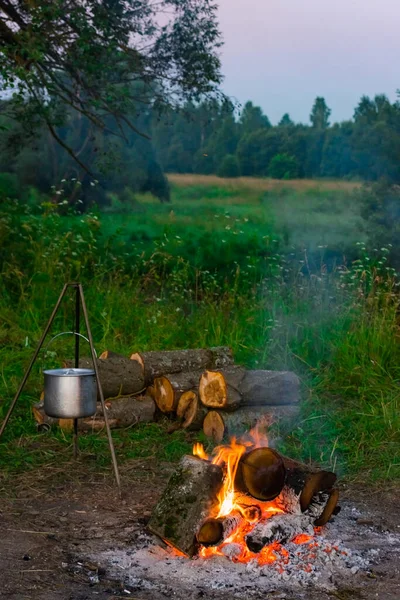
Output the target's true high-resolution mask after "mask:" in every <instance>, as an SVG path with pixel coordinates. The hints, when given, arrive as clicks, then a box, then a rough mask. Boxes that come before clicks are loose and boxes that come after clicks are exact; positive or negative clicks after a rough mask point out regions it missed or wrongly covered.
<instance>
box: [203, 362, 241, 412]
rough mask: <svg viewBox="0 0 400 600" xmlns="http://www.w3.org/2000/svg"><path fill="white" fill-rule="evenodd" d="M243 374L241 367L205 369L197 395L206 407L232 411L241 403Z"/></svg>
mask: <svg viewBox="0 0 400 600" xmlns="http://www.w3.org/2000/svg"><path fill="white" fill-rule="evenodd" d="M244 376H245V370H244V369H243V368H242V367H230V368H227V369H222V370H220V371H209V370H207V371H205V372H204V373H203V374H202V376H201V379H200V383H199V396H200V400H201V402H202V403H203V404H204V406H207V408H211V409H213V410H215V409H219V410H227V411H233V410H236V409H238V408H239V406H240V405H241V403H242V397H241V393H240V389H239V388H240V384H241V382H242V380H243V378H244Z"/></svg>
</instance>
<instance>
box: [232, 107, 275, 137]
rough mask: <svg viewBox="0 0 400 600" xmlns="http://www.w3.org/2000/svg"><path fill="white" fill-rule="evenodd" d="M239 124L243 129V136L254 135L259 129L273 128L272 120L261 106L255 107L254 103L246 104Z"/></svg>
mask: <svg viewBox="0 0 400 600" xmlns="http://www.w3.org/2000/svg"><path fill="white" fill-rule="evenodd" d="M239 123H240V126H241V129H242V135H246V134H248V133H253V131H257V130H258V129H265V128H267V127H271V123H270V120H269V119H268V117H267V116H266V115H264V114H263V111H262V110H261V108H260V107H259V106H254V105H253V103H252V102H246V104H245V105H244V108H243V111H242V114H241V115H240V119H239Z"/></svg>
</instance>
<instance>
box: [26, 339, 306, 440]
mask: <svg viewBox="0 0 400 600" xmlns="http://www.w3.org/2000/svg"><path fill="white" fill-rule="evenodd" d="M72 366H73V362H72V361H65V362H64V364H63V367H66V368H70V367H72ZM79 366H80V367H81V368H93V362H92V360H91V359H88V358H82V359H81V360H80V362H79ZM97 366H98V371H99V376H100V380H101V384H102V388H103V394H104V398H105V399H106V407H107V411H108V418H109V421H110V425H111V427H112V428H119V427H130V426H133V425H135V424H136V423H141V422H149V421H152V420H157V419H159V418H160V417H162V416H166V417H167V418H168V419H170V420H172V421H173V422H172V423H171V426H170V428H169V431H171V432H173V431H175V430H177V429H184V430H187V431H199V430H203V431H204V433H205V434H206V435H207V437H209V438H211V439H212V440H213V441H214V442H217V443H220V442H221V441H222V439H223V438H226V437H227V436H232V435H237V434H241V433H243V432H244V431H246V430H247V429H251V428H253V427H254V426H255V425H256V423H259V422H260V421H264V422H265V423H266V424H267V425H268V424H269V423H270V422H273V421H275V420H280V419H285V420H292V419H294V418H295V417H296V416H297V414H298V410H299V408H298V402H299V398H300V391H299V389H300V386H299V380H298V377H297V376H296V375H295V374H294V373H290V372H286V371H265V370H252V371H250V370H246V369H244V368H243V367H240V366H237V365H235V364H234V359H233V356H232V352H231V350H230V349H229V348H226V347H215V348H208V349H192V350H172V351H159V352H141V353H139V352H135V353H132V354H131V355H130V356H129V357H126V356H122V355H120V354H116V353H114V352H111V351H109V350H106V351H105V352H103V353H102V354H101V355H100V356H99V358H98V359H97ZM33 414H34V417H35V419H36V421H37V423H38V424H40V425H43V424H44V425H46V426H47V425H49V426H53V425H56V424H58V425H59V426H60V427H62V428H63V429H70V428H71V427H72V424H71V423H72V422H71V420H69V419H61V420H59V421H58V420H57V419H52V418H50V417H47V415H45V413H44V410H43V402H42V401H41V402H39V403H38V404H36V405H34V407H33ZM79 427H80V429H81V430H82V431H90V430H100V429H102V428H103V427H104V417H103V415H102V412H101V407H100V405H98V410H97V412H96V414H95V415H94V416H93V417H90V418H87V419H80V420H79Z"/></svg>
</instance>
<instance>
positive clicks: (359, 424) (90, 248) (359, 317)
mask: <svg viewBox="0 0 400 600" xmlns="http://www.w3.org/2000/svg"><path fill="white" fill-rule="evenodd" d="M171 181H172V186H173V187H172V197H173V201H172V203H171V205H168V206H167V205H160V204H159V203H157V202H156V201H155V200H154V199H153V198H151V197H150V196H140V197H137V198H135V199H134V200H133V201H132V203H131V205H130V206H122V207H121V206H119V207H118V210H119V211H120V212H113V210H114V211H115V210H116V207H115V205H114V207H111V211H110V210H109V211H108V212H106V213H102V214H100V213H98V214H89V215H86V216H78V215H65V216H60V215H59V214H58V210H57V207H56V210H55V209H54V207H52V206H50V205H45V206H44V207H43V209H42V211H36V212H35V213H31V212H29V211H28V212H26V211H25V212H24V211H23V210H22V209H21V207H20V206H18V205H17V204H15V203H7V204H5V205H3V208H2V209H1V212H0V233H1V236H0V240H1V241H0V268H1V281H0V289H1V295H0V364H1V367H0V398H2V399H3V402H2V403H0V417H1V416H2V415H3V416H4V414H5V410H6V406H7V405H8V402H9V401H10V400H11V397H12V395H13V394H14V392H15V390H16V389H17V387H18V384H19V381H20V380H21V377H22V374H23V370H24V368H25V367H26V365H27V363H28V361H29V359H30V357H31V355H32V352H33V349H34V347H35V344H36V343H37V340H38V338H39V336H40V333H41V330H42V329H43V327H44V324H45V322H46V319H47V318H48V315H49V314H50V312H51V309H52V307H53V305H54V303H55V301H56V299H57V296H58V294H59V291H60V289H61V287H62V284H63V283H64V281H67V280H77V279H79V280H81V281H82V282H83V284H84V286H85V292H86V300H87V304H88V307H89V312H90V318H91V325H92V329H93V335H94V339H95V346H96V349H97V350H98V352H101V351H102V350H104V349H106V348H108V349H113V350H115V351H119V352H122V353H125V354H129V353H132V352H133V351H135V350H147V349H163V348H164V349H168V348H185V347H196V346H197V347H201V346H211V345H219V344H227V345H230V346H231V347H232V348H233V351H234V354H235V357H236V359H237V361H238V362H240V363H242V364H245V365H247V366H249V367H256V368H278V369H283V368H290V369H294V370H295V371H296V372H297V373H298V374H299V375H300V377H301V380H302V384H303V397H304V402H303V407H302V415H301V419H300V421H299V422H298V423H297V424H296V427H295V428H294V429H293V430H292V431H290V432H283V434H284V440H283V449H284V450H285V451H287V452H290V453H291V454H294V455H296V456H298V457H300V458H302V459H308V458H311V459H314V460H318V461H320V462H321V463H323V464H325V465H330V466H332V467H335V468H336V469H338V471H339V472H340V473H341V474H343V475H346V476H347V477H348V478H352V479H354V478H360V479H362V480H365V479H367V480H376V481H382V480H386V481H387V480H398V479H399V477H400V434H399V431H400V411H399V389H400V388H399V386H398V383H399V378H400V371H399V367H398V365H399V364H400V360H399V359H400V356H399V354H400V351H399V343H398V342H399V327H398V317H397V315H398V292H397V289H398V288H397V280H396V275H395V274H394V272H393V270H392V269H391V267H390V266H388V265H389V263H390V259H389V258H388V257H389V252H388V251H386V250H385V249H383V250H381V249H380V248H377V249H374V248H372V249H371V252H370V253H368V252H367V249H366V248H367V247H366V246H365V245H364V241H365V242H366V243H367V242H368V240H367V238H365V234H364V233H363V227H362V225H363V223H362V219H361V217H360V208H361V207H360V194H357V195H353V191H352V190H353V188H354V187H355V186H354V184H342V183H341V184H340V185H339V184H336V183H335V182H301V183H298V182H295V183H291V182H284V183H282V182H279V183H277V182H271V181H270V180H244V179H240V180H220V179H218V178H215V177H210V178H205V177H198V176H171ZM121 210H122V212H121ZM43 211H44V214H43ZM357 244H358V245H357ZM72 315H73V300H72V298H71V299H69V300H68V301H67V302H66V303H65V305H63V309H62V311H61V312H60V314H59V316H58V317H57V321H56V323H55V325H54V332H58V331H65V330H70V328H71V322H72ZM68 337H69V336H65V337H62V338H60V339H58V340H56V341H55V342H54V343H53V344H52V346H51V347H50V349H49V351H48V352H47V353H46V354H45V353H42V355H41V357H40V360H39V361H38V363H37V365H36V366H35V369H34V372H33V373H32V377H31V379H30V382H29V385H28V386H27V388H26V390H25V392H24V394H23V397H22V398H21V402H20V403H19V405H18V408H17V410H16V413H15V415H14V416H13V419H12V421H11V423H10V426H9V428H7V430H6V435H5V438H4V440H5V444H1V445H0V460H1V463H2V467H3V468H2V471H3V473H8V474H9V475H11V474H13V473H15V472H21V471H23V470H24V469H30V470H32V469H37V468H39V467H40V465H42V464H44V463H52V462H59V461H61V462H62V461H64V460H65V461H68V460H69V459H70V449H71V448H70V447H71V439H70V437H69V436H66V435H64V434H62V433H60V432H52V433H51V434H49V435H47V436H38V434H37V432H36V430H35V427H34V424H33V420H32V418H31V415H30V406H31V404H32V403H33V402H35V401H36V400H37V398H38V396H39V394H40V391H41V386H42V378H41V371H42V369H43V368H44V366H45V365H46V367H51V366H56V365H57V364H59V362H60V360H62V359H63V358H64V357H65V356H66V355H69V354H71V353H72V352H73V342H72V339H68ZM71 337H72V336H71ZM195 439H197V438H196V436H193V435H190V436H186V434H184V433H182V432H176V433H174V434H173V435H168V434H167V433H166V426H165V425H164V424H162V423H161V424H151V425H147V426H140V427H137V428H134V429H128V430H126V431H122V432H116V433H115V441H116V447H117V452H118V455H119V459H120V461H122V462H124V461H131V460H136V459H138V458H141V457H144V458H145V457H150V456H155V457H157V458H158V459H161V460H169V461H174V460H177V459H178V458H179V456H181V455H182V454H183V453H185V452H187V451H188V450H189V449H190V446H191V444H192V442H193V441H194V440H195ZM82 448H83V452H84V456H88V457H89V456H91V455H93V454H95V455H96V456H97V457H98V459H97V460H96V461H95V462H94V466H93V468H100V467H103V466H104V461H106V463H107V464H109V458H108V453H107V452H106V439H105V438H104V436H103V435H86V436H84V437H83V438H82Z"/></svg>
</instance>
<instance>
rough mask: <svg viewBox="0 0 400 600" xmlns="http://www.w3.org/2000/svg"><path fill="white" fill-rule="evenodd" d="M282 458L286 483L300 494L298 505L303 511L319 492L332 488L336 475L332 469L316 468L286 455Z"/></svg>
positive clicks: (328, 490)
mask: <svg viewBox="0 0 400 600" xmlns="http://www.w3.org/2000/svg"><path fill="white" fill-rule="evenodd" d="M282 458H283V463H284V465H285V469H286V485H287V486H289V487H290V488H292V489H293V490H294V492H295V493H296V494H300V507H301V510H302V511H303V512H304V511H305V510H307V508H308V507H309V506H310V504H311V501H312V499H313V497H315V496H316V495H317V494H318V493H319V492H330V491H331V490H332V488H333V486H334V484H335V482H336V475H335V473H333V472H332V471H326V470H324V469H318V468H317V467H315V466H312V465H307V464H304V463H301V462H299V461H296V460H293V459H291V458H287V457H286V456H284V457H282Z"/></svg>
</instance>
